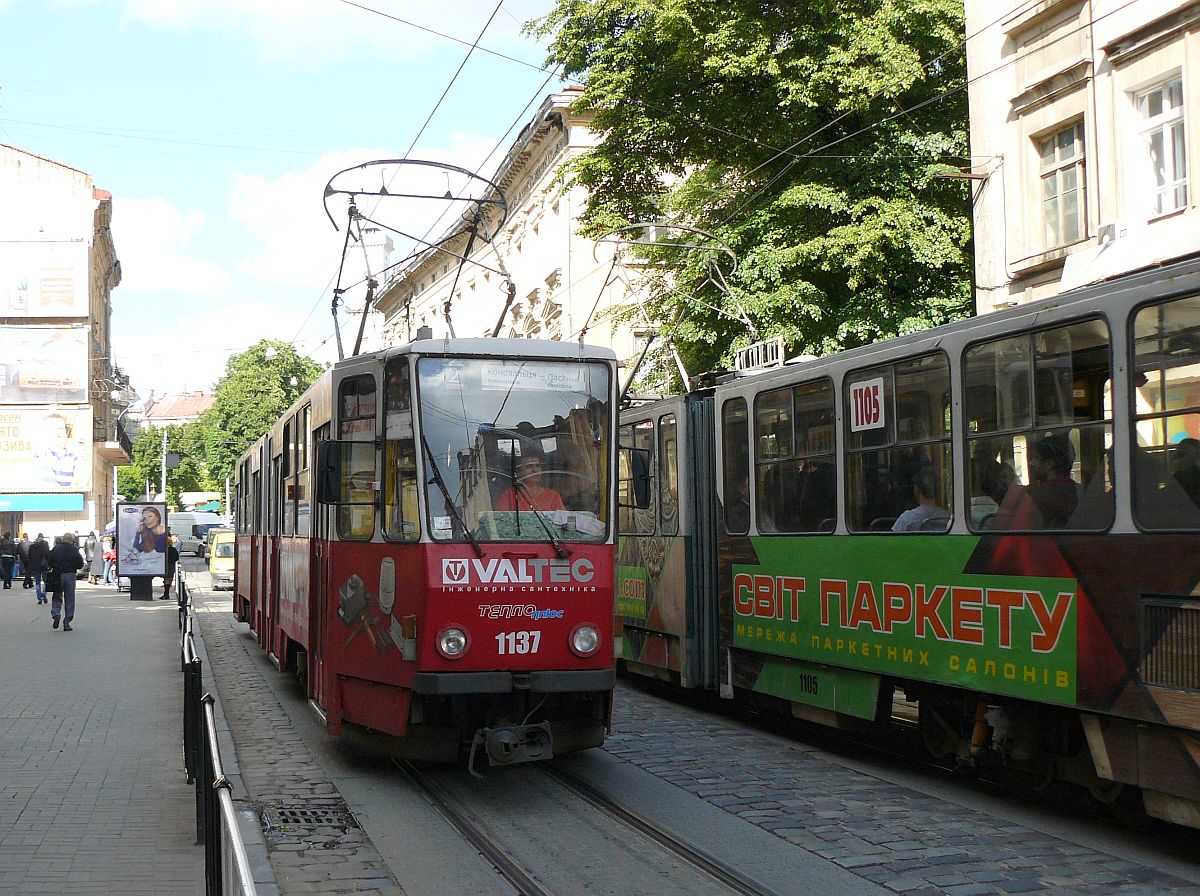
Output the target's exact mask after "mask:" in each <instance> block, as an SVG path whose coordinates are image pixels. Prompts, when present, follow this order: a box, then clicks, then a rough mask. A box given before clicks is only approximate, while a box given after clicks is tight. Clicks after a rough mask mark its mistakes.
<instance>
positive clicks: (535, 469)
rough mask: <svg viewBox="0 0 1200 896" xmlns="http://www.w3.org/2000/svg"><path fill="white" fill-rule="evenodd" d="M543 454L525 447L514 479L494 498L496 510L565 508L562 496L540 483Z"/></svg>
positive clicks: (547, 510)
mask: <svg viewBox="0 0 1200 896" xmlns="http://www.w3.org/2000/svg"><path fill="white" fill-rule="evenodd" d="M544 460H545V458H544V456H543V455H542V453H541V452H540V451H537V450H529V449H527V450H526V452H525V453H524V454H522V455H521V459H520V460H518V461H517V467H516V481H514V482H513V483H512V485H510V486H509V487H508V488H506V489H505V490H504V491H502V492H501V493H500V496H499V497H498V498H496V510H540V511H542V512H544V513H550V512H553V511H555V510H566V509H567V508H566V507H565V506H564V505H563V499H562V496H561V495H560V494H559V493H558V492H556V491H555V490H554V489H552V488H550V487H549V486H543V485H542V467H543V465H544V464H543V461H544Z"/></svg>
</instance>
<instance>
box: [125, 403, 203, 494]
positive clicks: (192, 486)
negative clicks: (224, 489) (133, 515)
mask: <svg viewBox="0 0 1200 896" xmlns="http://www.w3.org/2000/svg"><path fill="white" fill-rule="evenodd" d="M165 431H166V437H167V454H168V455H178V457H179V463H178V465H177V466H176V467H174V468H172V469H168V470H167V503H169V504H173V505H176V506H178V504H179V494H180V492H192V491H212V490H213V489H215V488H216V486H217V482H216V480H215V479H214V478H213V475H212V473H211V472H210V470H209V469H208V464H207V460H206V458H205V449H204V442H203V430H202V428H201V427H200V425H199V423H198V422H197V423H182V424H174V425H171V426H167V427H165ZM163 432H164V428H159V427H156V426H151V427H150V428H149V429H147V430H143V431H140V432H139V433H138V434H137V437H136V438H135V439H134V440H133V463H131V464H129V465H128V466H125V467H121V468H120V470H119V471H118V473H117V491H118V493H119V494H121V495H122V496H124V497H125V498H126V499H129V500H132V499H136V498H138V497H140V496H141V495H144V494H146V484H147V483H149V484H150V489H149V492H150V494H157V493H158V490H159V487H160V486H161V485H162V461H163Z"/></svg>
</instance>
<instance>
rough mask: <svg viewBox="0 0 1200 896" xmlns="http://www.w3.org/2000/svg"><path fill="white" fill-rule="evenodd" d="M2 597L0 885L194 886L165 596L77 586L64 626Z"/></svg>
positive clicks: (152, 892)
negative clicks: (70, 627)
mask: <svg viewBox="0 0 1200 896" xmlns="http://www.w3.org/2000/svg"><path fill="white" fill-rule="evenodd" d="M0 595H3V596H2V597H0V681H2V682H3V686H2V688H0V894H3V896H8V894H34V893H53V894H58V896H67V894H88V896H92V894H96V893H120V894H122V896H162V894H164V893H171V894H176V896H188V894H196V896H199V894H202V893H203V892H204V850H203V847H201V846H197V845H196V803H195V795H194V791H193V789H192V787H191V786H190V785H189V784H188V783H187V780H186V776H185V774H184V770H183V738H182V731H181V723H180V715H179V707H180V676H179V633H178V628H177V619H178V614H177V610H176V606H175V604H174V603H166V602H159V601H153V602H150V603H144V602H141V601H138V602H131V601H130V600H129V596H128V595H127V594H119V593H118V592H117V591H116V589H115V588H106V587H103V586H91V585H87V584H80V585H79V588H78V598H77V602H76V608H75V621H74V627H75V630H74V631H70V632H66V631H63V630H62V629H61V628H60V629H52V628H51V627H50V613H49V608H48V607H46V606H38V605H37V604H36V603H35V598H34V596H33V591H27V590H25V589H23V588H21V586H20V582H19V581H18V582H17V583H16V584H14V586H13V588H12V589H10V590H5V591H0Z"/></svg>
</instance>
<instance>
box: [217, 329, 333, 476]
mask: <svg viewBox="0 0 1200 896" xmlns="http://www.w3.org/2000/svg"><path fill="white" fill-rule="evenodd" d="M322 369H323V368H322V367H321V365H320V364H318V363H317V362H316V361H313V360H312V359H310V358H305V357H302V356H301V355H299V354H298V353H297V352H296V348H295V346H293V345H292V344H290V343H287V342H278V341H275V340H270V339H263V340H260V341H259V342H257V343H255V344H254V345H252V346H250V348H248V349H246V351H244V352H242V353H241V354H237V355H232V356H230V358H229V361H228V362H227V363H226V365H225V375H224V376H223V377H221V379H220V380H218V382H217V386H216V395H215V397H216V400H215V402H214V403H213V406H212V407H211V408H209V409H208V410H207V411H205V412H204V414H203V415H201V417H200V419H199V421H198V425H199V428H200V431H201V435H200V444H201V445H202V446H203V451H204V453H205V456H206V457H207V461H208V462H207V467H208V470H209V471H210V473H211V474H212V476H213V478H214V480H215V481H217V482H221V483H223V482H224V480H225V477H226V476H232V475H233V473H234V465H235V464H236V463H237V459H238V457H240V456H241V454H242V453H243V452H244V451H245V450H246V449H247V448H248V447H249V446H250V445H251V444H253V443H254V442H255V441H256V440H257V439H258V438H259V437H260V436H261V435H263V434H264V433H265V432H266V431H267V430H268V429H270V427H271V424H272V423H274V422H275V420H276V419H277V418H278V417H279V416H280V415H281V414H283V412H284V411H286V410H287V409H288V408H289V407H290V406H291V404H292V403H293V402H294V401H295V400H296V399H297V398H299V397H300V395H301V394H302V393H303V392H304V390H305V389H307V388H308V387H309V386H311V385H312V383H313V381H314V380H316V378H317V377H318V376H320V375H321V372H322Z"/></svg>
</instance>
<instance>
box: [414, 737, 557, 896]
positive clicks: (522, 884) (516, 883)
mask: <svg viewBox="0 0 1200 896" xmlns="http://www.w3.org/2000/svg"><path fill="white" fill-rule="evenodd" d="M392 763H393V764H394V765H395V766H396V768H398V769H399V770H400V772H401V773H402V774H403V775H404V777H405V778H407V779H408V781H409V783H410V784H412V786H413V787H414V788H415V789H416V790H417V791H418V792H419V793H420V794H421V795H422V796H423V797H424V798H425V800H426V801H427V802H428V803H429V804H430V805H431V806H432V807H433V808H434V810H435V811H436V812H437V813H438V814H439V815H441V816H442V818H444V819H445V820H446V823H447V824H449V825H450V826H451V827H452V828H454V830H456V831H458V833H459V834H460V835H461V836H462V837H463V838H464V839H465V840H466V841H467V842H468V843H470V844H471V845H472V846H473V847H475V849H477V850H478V851H479V854H480V855H482V856H483V857H484V858H485V859H486V860H487V861H488V862H490V863H491V865H492V867H494V868H495V869H496V871H497V873H498V874H499V875H500V876H501V877H503V878H504V879H505V880H506V881H508V883H509V884H510V885H511V886H512V887H513V888H514V889H515V890H516V891H517V893H518V894H520V896H555V894H554V893H553V892H552V891H551V890H548V889H546V888H545V887H543V886H542V884H541V883H540V882H539V881H538V880H537V878H535V877H534V876H533V875H531V874H530V873H529V872H528V871H526V870H525V869H524V868H523V867H522V866H521V863H520V862H519V861H517V859H516V858H515V857H514V856H512V854H510V853H509V852H508V851H507V850H506V849H504V848H503V847H502V846H500V844H499V843H498V842H497V841H496V840H495V839H494V838H493V837H492V836H491V835H490V834H489V833H488V829H487V827H486V826H485V825H484V824H483V822H481V821H480V820H479V818H478V817H477V816H476V815H475V813H474V812H472V811H471V810H470V809H469V808H467V807H466V806H464V805H462V803H460V802H459V801H458V800H457V799H455V798H454V797H453V796H452V795H451V794H450V793H449V792H448V791H447V790H445V788H443V787H442V786H441V785H440V784H438V783H437V781H435V780H434V779H433V778H432V777H431V776H429V775H427V774H425V773H424V772H423V771H421V769H419V768H418V767H417V766H416V765H415V764H413V763H412V762H410V761H408V760H406V759H393V760H392Z"/></svg>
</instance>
